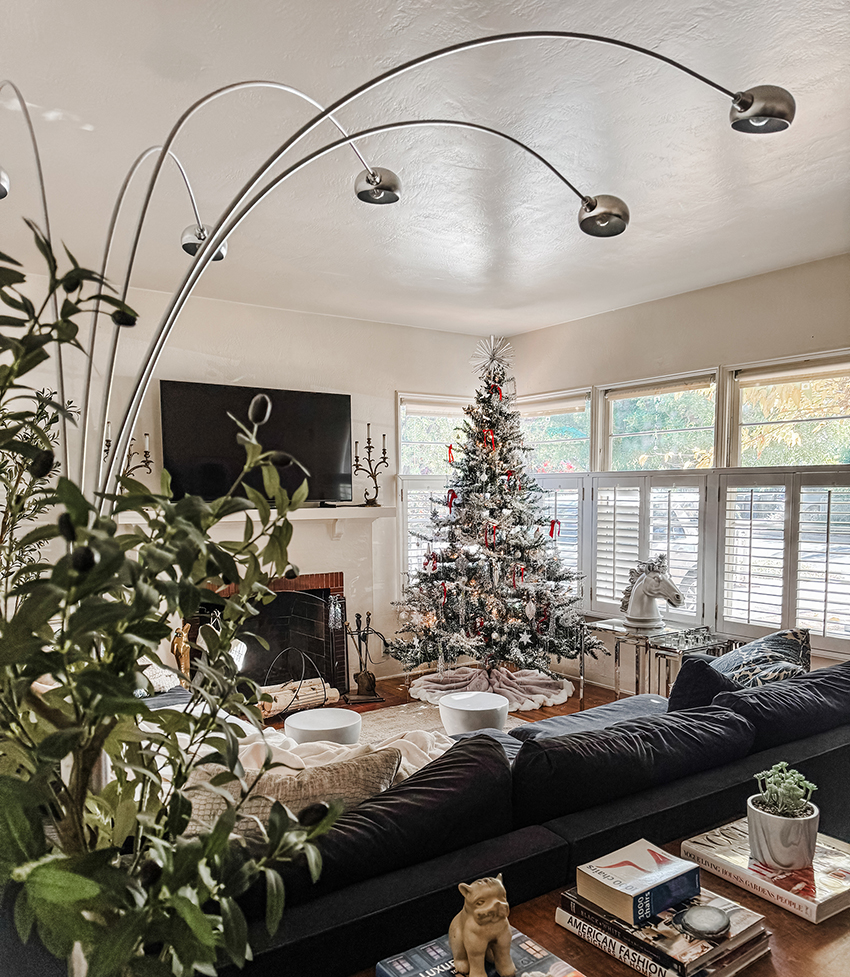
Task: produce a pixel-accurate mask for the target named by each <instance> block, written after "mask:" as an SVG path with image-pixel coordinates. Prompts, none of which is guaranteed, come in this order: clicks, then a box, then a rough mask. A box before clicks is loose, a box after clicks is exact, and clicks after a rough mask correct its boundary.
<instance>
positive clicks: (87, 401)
mask: <svg viewBox="0 0 850 977" xmlns="http://www.w3.org/2000/svg"><path fill="white" fill-rule="evenodd" d="M251 88H271V89H275V90H277V91H283V92H286V93H288V94H290V95H296V96H297V97H298V98H300V99H302V100H303V101H305V102H309V103H310V105H312V106H313V107H314V108H317V109H319V110H320V111H324V109H323V107H322V105H321V103H320V102H317V101H316V100H315V99H314V98H311V97H310V96H309V95H307V94H306V93H305V92H302V91H301V90H300V89H298V88H294V87H293V86H292V85H285V84H283V83H282V82H277V81H243V82H236V83H234V84H232V85H225V86H224V87H223V88H219V89H216V90H215V91H214V92H210V93H209V94H207V95H204V96H203V98H200V99H198V101H196V102H194V103H193V104H192V105H191V106H190V107H189V108H188V109H187V110H186V111H185V112H184V113H183V115H181V116H180V118H179V119H178V121H177V122H176V123H175V125H174V126H173V128H172V130H171V132H170V133H169V135H168V139H167V140H166V142H165V144H164V145H162V146H155V147H152V148H150V149H147V150H145V151H144V152H143V153H141V154H140V155H139V156H138V158H137V159H136V160H135V161H134V162H133V165H132V166H131V167H130V169H129V171H128V173H127V175H126V177H125V178H124V182H123V183H122V185H121V189H120V190H119V191H118V197H117V199H116V201H115V206H114V207H113V210H112V216H111V218H110V221H109V227H108V229H107V232H106V243H105V245H104V251H103V261H102V262H101V275H103V276H104V277H106V270H107V265H108V263H109V257H110V255H111V252H112V245H113V243H114V240H115V226H116V224H117V221H118V217H119V214H120V212H121V208H122V206H123V203H124V198H125V196H126V194H127V190H128V188H129V186H130V183H131V181H132V180H133V177H134V176H135V174H136V172H137V171H138V169H139V167H140V166H141V164H142V163H143V162H144V160H146V159H147V158H148V157H149V156H151V155H152V154H153V153H157V152H158V153H159V157H158V158H157V161H156V164H155V165H154V169H153V172H152V173H151V176H150V179H149V180H148V184H147V188H146V191H145V197H144V200H143V202H142V207H141V211H140V213H139V217H138V220H137V221H136V226H135V228H134V231H133V239H132V242H131V246H130V255H129V258H128V261H127V268H126V271H125V273H124V278H123V282H122V286H121V298H122V300H123V299H126V297H127V291H128V289H129V287H130V277H131V275H132V272H133V266H134V263H135V257H136V252H137V250H138V246H139V239H140V237H141V233H142V228H143V227H144V223H145V218H146V217H147V212H148V207H149V205H150V201H151V197H152V196H153V192H154V188H155V186H156V182H157V179H158V177H159V174H160V172H161V170H162V166H163V164H164V163H165V160H166V158H167V157H169V156H170V157H171V158H172V159H173V160H174V162H175V163H176V164H177V167H178V168H179V170H180V172H181V174H182V176H183V180H184V182H185V184H186V189H187V191H188V193H189V199H190V200H191V203H192V209H193V211H194V213H195V220H196V222H197V225H198V227H199V228H204V227H205V225H204V224H203V222H202V221H201V217H200V214H199V212H198V206H197V203H196V201H195V195H194V193H193V192H192V187H191V185H190V183H189V178H188V176H187V175H186V171H185V169H184V168H183V166H182V165H181V163H180V160H178V158H177V157H176V156H175V155H174V153H173V152H172V150H171V149H170V146H171V145H172V144H173V142H174V140H175V138H176V137H177V135H178V134H179V132H180V130H181V129H182V128H183V126H184V125H185V124H186V122H187V121H188V120H189V119H190V118H191V117H192V116H193V115H194V114H195V113H196V112H198V111H199V110H200V109H202V108H203V107H204V106H206V105H208V104H209V103H210V102H213V101H215V99H217V98H219V97H220V96H222V95H228V94H230V93H232V92H237V91H244V90H246V89H251ZM328 119H329V120H330V122H332V123H333V124H334V125H335V126H336V128H337V129H338V130H339V132H340V133H341V134H342V135H343V136H347V135H348V133H347V132H346V130H345V129H344V128H343V127H342V125H340V123H339V122H338V121H337V120H336V119H335V118H334V117H333V116H332V115H328ZM350 145H351V149H352V152H353V153H354V155H355V156H356V157H357V159H358V160H359V161H360V162H361V163H362V164H363V166H364V167H365V168H366V169H365V171H364V174H363V175H364V176H366V175H372V176H374V177H375V178H376V179H379V177H378V173H379V172H380V171H379V170H378V169H377V168H376V167H373V166H370V164H369V163H368V162H367V160H366V158H365V157H364V155H363V153H362V152H361V151H360V149H359V147H358V146H357V145H356V144H355V143H354V142H353V141H352V142H351V143H350ZM100 311H101V310H100V302H99V301H96V302H95V304H94V307H93V309H92V316H91V327H90V330H89V347H88V357H89V363H88V368H87V370H86V376H85V381H84V390H83V403H82V416H81V420H80V428H81V431H82V437H81V447H80V457H79V468H78V479H79V482H80V485H81V487H82V488H83V489H85V486H86V482H87V475H88V472H87V456H88V453H89V448H88V442H89V440H90V439H89V432H90V416H91V387H92V379H93V370H94V349H95V338H96V335H97V324H98V316H99V314H100ZM121 328H122V327H121V326H118V325H115V324H113V331H112V337H111V340H110V351H109V357H108V365H107V369H106V372H105V377H106V381H105V383H106V387H105V390H104V396H103V402H102V404H101V417H100V430H101V431H103V430H105V425H106V418H107V415H108V413H109V403H110V400H111V396H112V384H113V380H114V377H113V373H114V369H115V359H116V356H117V352H118V340H119V336H120V333H121ZM63 440H64V439H63ZM116 445H117V439H116ZM96 457H97V458H98V472H97V478H98V479H99V478H100V473H101V470H102V465H103V453H102V452H101V451H98V452H97V456H96Z"/></svg>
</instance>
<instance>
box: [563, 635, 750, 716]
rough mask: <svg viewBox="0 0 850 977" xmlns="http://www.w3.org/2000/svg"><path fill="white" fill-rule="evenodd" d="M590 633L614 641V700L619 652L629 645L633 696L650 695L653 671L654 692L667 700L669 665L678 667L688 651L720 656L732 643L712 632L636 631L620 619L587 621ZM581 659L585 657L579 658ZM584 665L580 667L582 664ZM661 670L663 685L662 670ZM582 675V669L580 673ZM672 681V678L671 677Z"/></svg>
mask: <svg viewBox="0 0 850 977" xmlns="http://www.w3.org/2000/svg"><path fill="white" fill-rule="evenodd" d="M587 627H588V629H589V630H591V631H598V632H600V633H601V634H610V635H612V637H613V638H614V696H615V698H617V699H619V698H620V649H621V647H622V645H631V646H632V647H633V648H634V649H635V685H634V694H635V695H639V694H640V693H642V692H652V691H653V688H652V672H653V666H654V671H655V689H654V691H655V692H656V693H657V694H658V695H663V696H665V697H666V696H669V694H670V675H671V668H670V666H671V663H675V664H678V663H679V662H680V661H681V659H682V656H683V655H684V654H685V653H686V652H689V651H698V652H701V653H703V654H707V655H722V654H723V653H724V652H726V651H729V650H730V649H731V648H732V646H733V644H734V642H733V641H731V640H730V639H728V638H724V637H721V636H720V635H717V634H714V633H713V632H712V630H711V628H683V627H676V626H671V625H667V624H665V625H663V626H662V627H660V628H656V629H654V630H652V631H645V632H642V631H636V630H634V629H633V628H630V627H629V626H628V625H627V624H626V623H625V621H623V620H622V619H621V618H616V617H614V618H609V619H607V620H604V621H588V622H587ZM582 657H584V656H582ZM582 664H583V663H582ZM662 667H663V669H664V683H663V685H662V682H661V670H662ZM582 671H583V669H582ZM674 677H675V676H674Z"/></svg>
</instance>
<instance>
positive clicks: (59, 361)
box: [0, 78, 68, 473]
mask: <svg viewBox="0 0 850 977" xmlns="http://www.w3.org/2000/svg"><path fill="white" fill-rule="evenodd" d="M6 87H8V88H11V89H12V91H13V92H14V94H15V98H16V99H17V100H18V105H20V107H21V113H22V114H23V117H24V122H25V123H26V126H27V131H28V132H29V135H30V143H31V145H32V152H33V156H34V157H35V173H36V178H37V180H38V193H39V198H40V200H41V216H42V220H43V221H44V236H45V237H46V238H47V240H48V243H49V244H50V248H51V250H52V249H53V238H52V237H51V235H50V215H49V214H48V211H47V191H46V190H45V188H44V170H42V168H41V154H40V153H39V151H38V140H37V139H36V137H35V129H34V128H33V124H32V118H31V116H30V113H29V109H28V108H27V103H26V100H25V99H24V96H23V95H22V94H21V91H20V89H19V88H18V86H17V85H16V84H15V83H14V82H13V81H10V80H9V79H8V78H7V79H5V80H4V81H0V91H2V90H3V89H4V88H6ZM3 189H4V192H3V194H2V196H4V197H5V196H6V194H7V193H8V192H9V185H8V179H7V180H6V181H4V184H3ZM50 306H51V309H52V310H53V318H54V320H56V319H58V318H59V302H58V299H57V297H56V292H54V293H53V295H52V296H51V299H50ZM56 396H57V397H58V399H59V404H60V406H61V408H62V409H61V410H60V411H59V430H60V437H59V440H60V442H61V446H60V452H61V454H60V458H61V465H62V471H63V472H65V473H67V472H68V420H67V418H66V417H65V367H64V363H63V357H62V346H61V345H59V346H57V348H56Z"/></svg>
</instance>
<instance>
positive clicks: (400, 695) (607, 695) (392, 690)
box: [348, 679, 614, 723]
mask: <svg viewBox="0 0 850 977" xmlns="http://www.w3.org/2000/svg"><path fill="white" fill-rule="evenodd" d="M573 684H574V685H575V686H576V691H575V692H574V693H573V694H572V695H571V696H570V698H569V699H567V701H566V702H564V703H562V704H561V705H560V706H544V707H543V708H541V709H530V710H529V711H528V712H513V713H511V715H512V716H516V717H517V718H518V719H524V720H526V722H529V723H533V722H536V721H537V720H538V719H548V717H549V716H566V715H569V714H570V713H572V712H578V711H579V708H578V683H577V682H574V683H573ZM377 692H378V695H380V696H383V698H384V700H385V701H384V702H374V703H373V702H368V703H362V704H361V705H357V706H349V707H348V708H349V709H356V710H357V712H371V711H372V710H373V709H385V708H386V707H387V706H400V705H403V704H404V703H405V702H415V701H416V700H415V699H413V698H411V696H410V694H409V693H408V690H407V685H406V684H405V682H404V679H379V680H378V683H377ZM613 701H614V693H613V691H612V690H611V689H603V688H601V687H600V686H598V685H588V684H586V683H585V687H584V707H585V709H590V708H591V707H592V706H601V705H603V704H604V703H606V702H613Z"/></svg>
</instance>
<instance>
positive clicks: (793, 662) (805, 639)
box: [711, 628, 812, 688]
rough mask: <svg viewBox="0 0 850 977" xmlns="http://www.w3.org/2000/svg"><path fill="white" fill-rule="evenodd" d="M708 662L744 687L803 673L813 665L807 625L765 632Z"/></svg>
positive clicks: (764, 683)
mask: <svg viewBox="0 0 850 977" xmlns="http://www.w3.org/2000/svg"><path fill="white" fill-rule="evenodd" d="M711 666H712V668H715V669H716V670H717V671H718V672H722V673H723V674H724V675H727V676H728V677H729V678H731V679H733V680H734V681H736V682H737V683H738V684H739V685H742V686H744V687H745V688H750V687H752V686H756V685H766V684H767V683H768V682H775V681H777V680H779V679H785V678H792V677H793V676H795V675H802V674H803V673H804V672H808V671H809V669H810V668H811V667H812V649H811V644H810V641H809V632H808V629H807V628H788V629H787V630H785V631H775V632H774V633H773V634H766V635H764V637H761V638H756V640H755V641H750V642H749V644H746V645H741V647H740V648H735V649H733V650H732V651H729V652H727V653H726V654H725V655H720V657H719V658H715V659H714V660H713V661H712V662H711Z"/></svg>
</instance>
